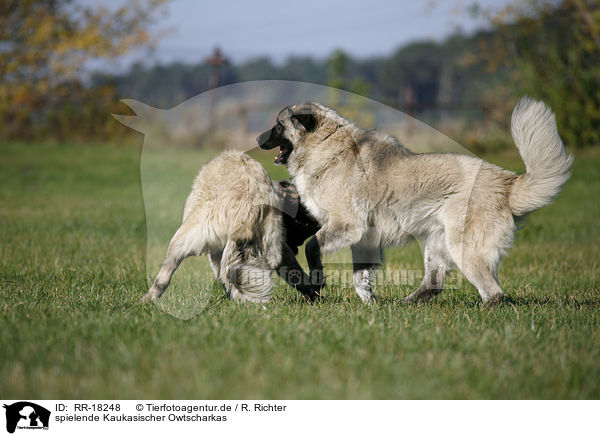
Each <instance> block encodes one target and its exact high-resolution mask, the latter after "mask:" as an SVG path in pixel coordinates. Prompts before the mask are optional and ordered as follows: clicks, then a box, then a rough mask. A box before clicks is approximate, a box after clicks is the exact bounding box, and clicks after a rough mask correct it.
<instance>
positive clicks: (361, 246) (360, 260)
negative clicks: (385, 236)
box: [350, 241, 383, 303]
mask: <svg viewBox="0 0 600 436" xmlns="http://www.w3.org/2000/svg"><path fill="white" fill-rule="evenodd" d="M350 248H351V250H352V268H353V271H354V274H353V275H352V280H353V282H354V289H355V290H356V293H357V294H358V296H359V297H360V299H361V300H362V301H363V303H370V302H372V301H374V300H375V299H376V298H375V294H374V293H373V284H374V283H375V278H376V275H377V270H378V269H379V268H380V267H381V264H382V263H383V249H382V248H381V247H379V246H373V245H372V244H370V243H368V242H366V241H361V242H360V243H358V244H355V245H353V246H352V247H350Z"/></svg>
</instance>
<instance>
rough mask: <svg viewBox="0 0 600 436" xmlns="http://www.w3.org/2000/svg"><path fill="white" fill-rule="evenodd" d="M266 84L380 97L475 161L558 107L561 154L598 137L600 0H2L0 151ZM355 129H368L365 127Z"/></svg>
mask: <svg viewBox="0 0 600 436" xmlns="http://www.w3.org/2000/svg"><path fill="white" fill-rule="evenodd" d="M266 79H280V80H294V81H303V82H310V83H315V84H322V85H327V86H330V87H334V88H339V89H343V90H347V91H350V92H352V93H355V94H358V95H361V96H365V97H368V98H371V99H374V100H376V101H379V102H381V103H384V104H386V105H389V106H391V107H393V108H396V109H400V110H402V111H404V112H405V113H408V114H410V115H412V116H414V117H416V118H418V119H420V120H422V121H424V122H426V123H428V124H429V125H430V126H432V127H434V128H436V129H438V130H440V131H442V132H444V133H446V134H447V135H449V136H451V137H452V138H453V139H455V140H456V141H458V142H459V143H461V144H462V145H464V146H466V147H467V148H468V149H470V150H471V151H473V152H483V151H497V150H500V149H503V148H507V147H511V141H510V138H509V136H508V124H509V119H510V117H509V114H510V111H511V110H512V107H513V106H514V104H515V103H516V100H517V98H518V97H519V96H521V95H523V94H529V95H532V96H535V97H538V98H542V99H543V100H545V101H546V102H547V103H548V104H549V105H550V106H551V107H552V108H554V110H555V111H556V112H557V117H558V124H559V130H560V132H561V135H562V136H563V139H564V141H565V143H566V144H567V146H569V147H585V146H593V145H596V144H598V143H599V142H600V87H599V84H600V6H599V4H598V2H597V0H525V1H515V0H495V1H494V0H472V1H471V0H446V1H442V0H430V1H427V2H395V1H382V0H378V1H374V2H369V3H368V4H367V3H365V2H358V1H356V2H342V1H332V2H317V1H312V0H310V1H305V2H303V3H302V5H293V6H292V5H288V4H283V3H282V2H280V1H276V0H266V1H263V2H258V3H256V2H252V3H245V2H235V1H220V2H208V3H206V2H195V1H191V0H171V1H167V0H139V1H135V2H126V1H119V0H110V1H101V0H23V1H14V0H13V1H11V0H8V1H3V2H2V5H1V6H0V139H2V140H4V141H7V140H9V141H14V140H18V141H30V142H31V141H36V142H38V141H57V142H61V141H76V142H77V141H89V140H95V141H104V142H120V143H122V142H128V141H138V142H139V137H137V136H135V135H134V134H133V133H132V132H131V131H130V130H129V129H127V128H126V127H124V126H122V125H120V124H119V123H118V122H117V121H115V120H114V119H113V118H112V117H111V116H110V114H111V113H122V114H128V113H130V112H128V108H127V107H125V106H124V105H122V104H121V103H119V99H121V98H133V99H138V100H141V101H144V102H145V103H147V104H149V105H152V106H155V107H158V108H170V107H173V106H175V105H177V104H179V103H181V102H183V101H185V100H187V99H189V98H191V97H193V96H196V95H198V94H200V93H202V92H204V91H207V90H208V89H210V88H215V87H219V86H224V85H228V84H233V83H237V82H244V81H252V80H266ZM216 104H218V102H217V103H216ZM241 110H242V111H243V108H242V109H241ZM359 121H361V120H359ZM362 121H364V124H367V127H369V124H370V120H369V119H368V118H367V119H365V120H362ZM371 124H372V123H371ZM183 136H185V135H183ZM187 136H188V137H187V139H186V140H185V141H182V142H184V143H187V144H191V145H193V144H198V143H199V142H201V141H202V137H201V135H200V134H196V133H194V132H190V134H189V135H187Z"/></svg>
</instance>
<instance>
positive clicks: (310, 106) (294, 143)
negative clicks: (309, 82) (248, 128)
mask: <svg viewBox="0 0 600 436" xmlns="http://www.w3.org/2000/svg"><path fill="white" fill-rule="evenodd" d="M330 112H331V114H335V112H333V111H332V110H331V109H328V108H326V107H325V106H322V105H320V104H318V103H304V104H296V105H291V106H287V107H285V108H283V110H282V111H281V112H279V114H278V115H277V122H276V123H275V126H274V127H273V128H272V129H270V130H267V131H266V132H264V133H263V134H261V135H260V136H259V137H258V138H256V141H257V142H258V145H259V147H260V148H262V149H263V150H271V149H273V148H275V147H279V155H277V157H276V158H275V164H277V165H285V164H287V162H288V159H289V158H290V156H291V155H292V153H294V152H295V151H296V150H300V149H301V148H302V147H307V146H309V145H311V144H314V143H315V141H312V140H309V138H311V137H312V136H313V135H316V134H317V132H319V133H320V134H322V133H323V132H325V133H327V132H328V131H329V130H331V131H332V132H333V131H334V129H335V127H336V126H337V125H338V124H339V120H338V118H341V117H339V116H338V115H337V114H335V115H336V116H332V115H331V114H330Z"/></svg>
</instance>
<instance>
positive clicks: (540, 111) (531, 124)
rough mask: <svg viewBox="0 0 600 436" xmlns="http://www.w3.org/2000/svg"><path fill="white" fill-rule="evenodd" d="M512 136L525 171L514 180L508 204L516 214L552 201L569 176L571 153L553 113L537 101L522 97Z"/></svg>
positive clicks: (521, 213)
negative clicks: (567, 149) (562, 138)
mask: <svg viewBox="0 0 600 436" xmlns="http://www.w3.org/2000/svg"><path fill="white" fill-rule="evenodd" d="M511 133H512V137H513V139H514V141H515V144H516V145H517V148H518V149H519V153H520V154H521V157H522V158H523V162H525V168H526V172H525V174H522V175H520V176H519V177H518V178H517V179H516V180H515V182H514V184H513V186H512V189H511V192H510V196H509V205H510V208H511V210H512V213H513V214H514V215H516V216H520V215H525V214H526V213H529V212H532V211H534V210H536V209H539V208H540V207H542V206H545V205H547V204H549V203H551V202H552V200H553V199H554V198H555V197H556V196H557V195H558V194H559V193H560V191H561V189H562V187H563V186H564V184H565V183H566V181H567V180H568V179H569V177H570V176H571V171H570V168H571V164H572V163H573V156H572V155H567V152H566V151H565V147H564V145H563V143H562V141H561V139H560V136H559V135H558V130H557V128H556V120H555V118H554V114H553V113H552V111H551V110H550V108H548V106H546V105H545V104H544V103H543V102H541V101H536V100H534V99H532V98H530V97H523V98H522V99H521V100H519V103H517V106H516V107H515V109H514V111H513V114H512V119H511Z"/></svg>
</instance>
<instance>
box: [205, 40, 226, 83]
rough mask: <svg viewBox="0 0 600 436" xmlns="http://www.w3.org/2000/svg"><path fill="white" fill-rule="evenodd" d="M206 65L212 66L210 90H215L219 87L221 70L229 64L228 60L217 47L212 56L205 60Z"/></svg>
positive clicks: (209, 81)
mask: <svg viewBox="0 0 600 436" xmlns="http://www.w3.org/2000/svg"><path fill="white" fill-rule="evenodd" d="M204 63H206V64H208V65H210V66H211V69H210V78H209V80H208V89H215V88H216V87H217V86H219V69H220V68H221V67H222V66H223V65H226V64H227V59H226V58H225V57H224V56H223V53H221V49H220V48H219V47H215V49H214V50H213V53H212V55H210V56H209V57H207V58H206V59H205V60H204Z"/></svg>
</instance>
